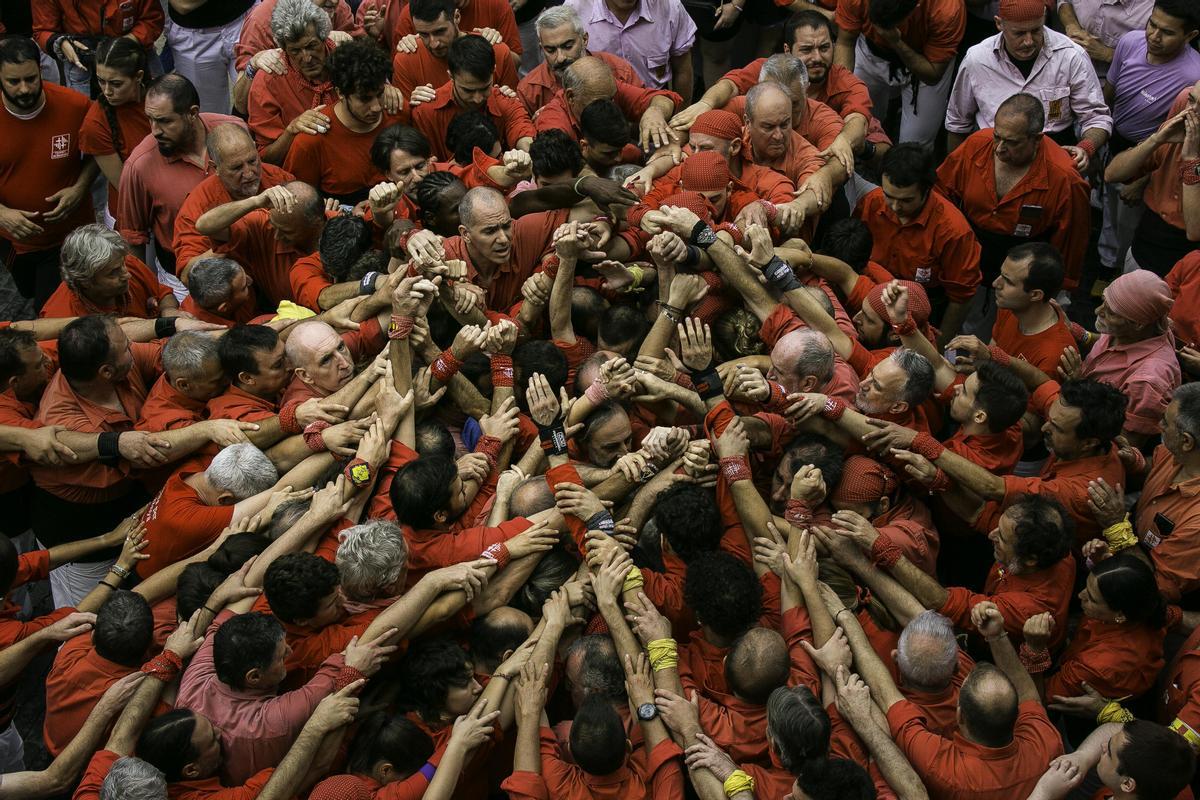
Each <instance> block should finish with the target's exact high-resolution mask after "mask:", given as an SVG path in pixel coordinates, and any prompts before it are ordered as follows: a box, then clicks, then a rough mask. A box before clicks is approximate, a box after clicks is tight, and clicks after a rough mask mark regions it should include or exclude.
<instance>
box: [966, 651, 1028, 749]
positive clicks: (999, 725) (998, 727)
mask: <svg viewBox="0 0 1200 800" xmlns="http://www.w3.org/2000/svg"><path fill="white" fill-rule="evenodd" d="M958 720H959V726H960V728H961V729H962V732H963V734H964V735H965V736H966V737H967V738H968V739H971V740H972V741H974V742H978V743H979V744H982V745H984V746H985V747H1003V746H1004V745H1006V744H1008V743H1009V742H1011V741H1012V736H1013V727H1014V726H1015V725H1016V722H1017V690H1016V689H1015V688H1013V685H1012V682H1011V681H1010V680H1009V679H1008V677H1007V676H1005V674H1004V673H1003V672H1001V671H1000V670H998V669H996V667H994V666H992V665H991V664H979V665H977V666H976V667H975V669H973V670H971V674H970V675H968V676H967V679H966V681H964V682H963V685H962V688H961V689H959V691H958Z"/></svg>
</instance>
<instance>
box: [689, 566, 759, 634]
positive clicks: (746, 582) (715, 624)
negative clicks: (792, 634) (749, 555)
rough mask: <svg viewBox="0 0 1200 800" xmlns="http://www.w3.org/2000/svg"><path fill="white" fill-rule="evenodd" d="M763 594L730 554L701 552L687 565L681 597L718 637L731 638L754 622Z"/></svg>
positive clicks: (745, 567)
mask: <svg viewBox="0 0 1200 800" xmlns="http://www.w3.org/2000/svg"><path fill="white" fill-rule="evenodd" d="M762 594H763V588H762V584H761V583H759V581H758V578H756V577H755V576H754V572H753V571H752V570H751V569H750V567H749V565H748V564H746V563H745V562H744V561H741V560H739V559H737V558H735V557H734V556H732V555H730V554H729V553H725V552H721V551H717V552H712V553H701V554H699V555H698V556H696V557H695V558H693V559H692V560H691V562H690V563H689V564H688V567H687V577H686V578H685V579H684V585H683V599H684V601H685V602H686V603H687V604H688V606H689V607H691V608H692V609H693V610H694V611H695V612H696V618H697V619H698V620H699V621H700V622H701V623H702V624H704V625H707V626H708V627H709V628H711V629H712V630H713V631H714V632H715V633H716V634H717V635H718V636H723V637H725V638H729V639H732V638H733V637H735V636H738V635H740V634H741V633H743V632H744V631H746V630H747V629H748V628H750V627H751V626H752V625H754V624H755V622H757V621H758V618H759V616H760V615H761V614H762Z"/></svg>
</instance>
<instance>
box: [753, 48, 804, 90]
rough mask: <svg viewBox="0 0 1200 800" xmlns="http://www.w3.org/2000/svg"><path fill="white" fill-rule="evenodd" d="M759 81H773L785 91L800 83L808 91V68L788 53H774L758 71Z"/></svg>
mask: <svg viewBox="0 0 1200 800" xmlns="http://www.w3.org/2000/svg"><path fill="white" fill-rule="evenodd" d="M758 79H759V80H760V81H774V82H775V83H778V84H779V85H780V86H782V87H784V88H785V89H788V88H791V85H792V84H793V83H800V84H802V85H803V86H804V88H805V90H807V89H808V68H807V67H805V66H804V61H803V60H802V59H801V58H800V57H799V56H794V55H792V54H790V53H776V54H774V55H773V56H770V57H769V58H767V60H766V61H765V62H763V65H762V69H761V70H759V73H758Z"/></svg>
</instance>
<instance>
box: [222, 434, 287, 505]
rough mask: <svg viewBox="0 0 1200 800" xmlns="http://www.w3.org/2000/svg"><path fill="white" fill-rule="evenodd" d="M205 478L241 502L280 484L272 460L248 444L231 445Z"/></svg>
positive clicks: (224, 450)
mask: <svg viewBox="0 0 1200 800" xmlns="http://www.w3.org/2000/svg"><path fill="white" fill-rule="evenodd" d="M204 474H205V475H206V476H207V477H208V480H209V482H210V483H212V485H213V488H215V489H217V490H218V491H222V492H229V493H231V494H232V495H233V496H234V497H235V498H237V499H238V500H239V501H241V500H245V499H246V498H247V497H253V496H254V495H256V494H258V493H259V492H265V491H266V490H267V489H270V488H271V487H272V486H274V485H275V482H276V481H278V480H279V473H278V472H277V471H276V469H275V465H274V464H272V463H271V459H269V458H267V454H266V453H264V452H263V451H262V450H259V449H258V448H257V447H255V446H254V445H252V444H250V443H249V442H241V443H239V444H231V445H229V446H228V447H226V448H225V449H223V450H222V451H221V452H219V453H217V455H216V457H215V458H213V460H212V463H211V464H209V465H208V469H207V470H205V472H204Z"/></svg>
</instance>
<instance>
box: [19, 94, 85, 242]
mask: <svg viewBox="0 0 1200 800" xmlns="http://www.w3.org/2000/svg"><path fill="white" fill-rule="evenodd" d="M42 91H43V92H44V93H45V95H46V102H45V105H43V106H42V110H41V111H39V112H37V115H36V116H34V117H33V118H32V119H21V118H19V117H17V116H15V115H14V114H13V113H12V112H11V111H9V110H8V107H7V106H5V105H3V104H0V128H2V129H3V130H4V135H3V136H0V204H3V205H6V206H8V207H9V208H15V209H19V210H21V211H37V212H39V213H41V214H44V213H45V212H47V211H49V210H51V209H52V208H54V206H55V205H57V201H55V202H53V203H51V202H48V201H47V200H46V198H47V197H49V196H50V195H52V194H54V193H55V192H57V191H58V190H59V189H65V188H67V187H69V186H72V185H74V183H75V182H76V181H77V180H79V173H80V172H81V171H82V170H83V160H82V159H83V154H82V152H81V151H80V149H79V129H80V128H81V127H83V120H84V118H85V117H86V116H87V112H88V99H87V97H86V96H84V95H82V94H80V93H79V92H76V91H73V90H71V89H67V88H65V87H62V86H56V85H55V84H53V83H46V82H45V81H43V82H42ZM94 221H95V220H94V219H93V216H92V201H91V195H90V194H89V195H86V196H85V197H84V198H83V200H82V202H80V203H79V205H78V207H76V209H75V210H74V211H72V212H71V213H70V214H68V215H67V216H66V217H65V218H63V219H60V220H58V221H57V222H46V221H45V220H44V219H42V218H41V217H39V218H37V219H36V220H35V222H36V223H37V224H38V225H39V226H41V228H42V232H41V233H39V234H36V235H34V236H31V237H29V238H28V239H23V240H21V241H16V240H14V239H12V238H10V237H9V235H8V233H7V232H4V231H0V235H2V236H3V237H4V238H5V239H7V240H8V241H9V242H11V243H12V246H13V249H14V250H16V252H17V254H18V255H20V254H22V253H32V252H34V251H37V250H49V249H50V248H52V247H58V246H59V245H60V244H62V240H63V239H64V238H66V236H67V234H68V233H70V232H71V231H73V230H75V229H76V228H78V227H79V226H80V225H87V224H88V223H89V222H94Z"/></svg>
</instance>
